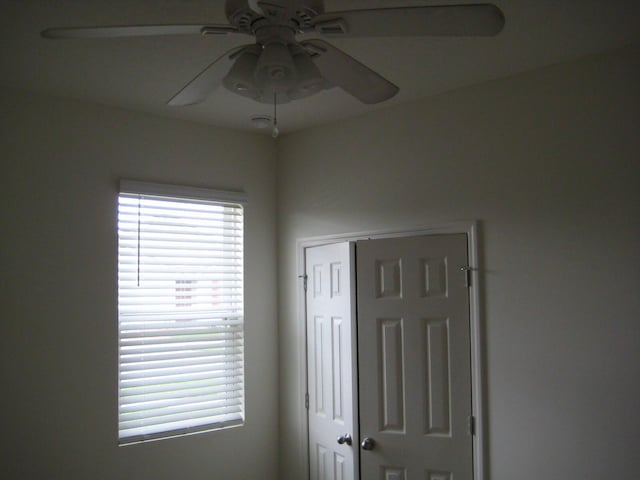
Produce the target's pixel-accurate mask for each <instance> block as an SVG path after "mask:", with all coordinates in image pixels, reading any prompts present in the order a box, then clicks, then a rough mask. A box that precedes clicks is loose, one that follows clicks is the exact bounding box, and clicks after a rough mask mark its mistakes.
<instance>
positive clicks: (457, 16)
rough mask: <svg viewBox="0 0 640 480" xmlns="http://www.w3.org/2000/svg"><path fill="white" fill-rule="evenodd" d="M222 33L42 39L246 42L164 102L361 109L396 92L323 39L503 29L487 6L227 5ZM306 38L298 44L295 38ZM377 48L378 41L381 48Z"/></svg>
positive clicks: (174, 30) (98, 30) (73, 34)
mask: <svg viewBox="0 0 640 480" xmlns="http://www.w3.org/2000/svg"><path fill="white" fill-rule="evenodd" d="M225 14H226V17H227V20H228V22H229V24H222V25H211V24H203V25H129V26H102V27H63V28H49V29H46V30H44V31H42V32H41V35H42V37H44V38H47V39H64V38H67V39H78V38H117V37H140V36H159V35H201V36H207V37H209V36H210V37H212V38H213V39H215V38H216V37H220V36H228V35H233V36H238V37H239V38H241V37H246V36H247V35H250V36H253V37H254V38H255V43H252V44H248V45H239V46H236V47H234V48H232V49H231V50H229V51H228V52H226V53H225V54H223V55H221V56H220V57H218V58H217V59H215V60H214V61H213V62H212V63H211V64H210V65H209V66H207V67H206V68H205V69H204V70H203V71H202V72H200V74H198V75H197V76H196V77H195V78H194V79H193V80H191V81H190V82H189V83H187V84H186V85H185V86H184V87H183V88H182V89H181V90H180V91H179V92H178V93H177V94H175V95H174V96H173V97H172V98H171V99H170V100H169V101H168V104H169V105H170V106H183V105H191V104H194V103H199V102H202V101H203V100H204V99H206V98H207V96H208V95H210V94H211V93H212V92H213V91H214V90H215V89H216V88H217V87H218V86H219V85H221V84H222V85H223V86H224V87H225V88H226V89H227V90H229V91H230V92H233V93H234V94H237V95H240V96H243V97H246V98H249V99H252V100H254V101H257V102H261V103H273V102H275V103H278V104H280V103H287V102H289V101H291V100H299V99H303V98H306V97H309V96H311V95H315V94H317V93H319V92H321V91H323V90H326V89H330V88H333V87H338V88H341V89H342V90H344V91H345V92H346V93H348V94H349V95H351V96H353V97H354V98H356V99H357V100H359V101H361V102H363V103H365V104H374V103H380V102H384V101H386V100H388V99H390V98H392V97H393V96H394V95H396V94H397V92H398V91H399V87H398V86H396V85H395V84H394V83H392V82H391V81H389V80H387V79H386V78H384V77H383V76H382V75H380V74H379V73H377V72H376V71H374V70H372V69H371V68H369V67H368V66H366V65H364V64H362V63H360V62H359V61H358V60H356V59H355V58H353V57H351V56H350V55H348V54H347V53H345V52H343V51H342V50H340V49H338V48H336V47H335V46H333V45H332V44H330V43H328V42H326V41H324V40H322V38H323V37H328V38H331V37H334V38H345V39H348V38H363V37H372V38H377V37H407V36H463V37H475V36H493V35H497V34H498V33H499V32H500V31H501V30H502V28H503V27H504V15H503V14H502V11H501V10H500V9H499V8H498V7H496V6H495V5H492V4H462V5H441V6H436V5H430V6H422V7H416V6H412V7H393V8H372V9H360V10H348V11H336V12H325V9H324V1H323V0H269V1H260V0H227V1H226V2H225ZM303 34H304V35H305V37H304V38H303V39H301V40H298V39H296V36H297V35H303ZM380 41H384V40H380Z"/></svg>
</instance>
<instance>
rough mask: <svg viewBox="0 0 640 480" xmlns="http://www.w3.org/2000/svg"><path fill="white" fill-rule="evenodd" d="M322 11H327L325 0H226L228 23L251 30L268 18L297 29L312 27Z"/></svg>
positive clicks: (269, 20)
mask: <svg viewBox="0 0 640 480" xmlns="http://www.w3.org/2000/svg"><path fill="white" fill-rule="evenodd" d="M321 13H324V1H323V0H269V1H265V2H261V1H259V0H258V1H251V0H227V2H226V4H225V14H226V16H227V19H228V20H229V23H230V24H231V25H234V26H235V27H237V28H238V30H239V31H240V32H243V33H248V34H255V33H256V27H257V26H261V25H264V23H266V22H268V23H269V24H271V25H281V26H288V27H290V28H292V29H293V30H294V32H298V31H300V30H302V29H305V28H309V27H310V25H311V22H312V20H313V18H314V17H315V16H317V15H319V14H321Z"/></svg>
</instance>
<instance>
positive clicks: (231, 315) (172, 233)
mask: <svg viewBox="0 0 640 480" xmlns="http://www.w3.org/2000/svg"><path fill="white" fill-rule="evenodd" d="M243 202H244V195H243V194H240V193H235V192H219V191H210V190H206V189H199V188H187V187H176V186H168V185H158V184H149V183H142V182H133V181H126V180H123V181H122V182H121V184H120V195H119V200H118V336H119V362H118V363H119V368H118V399H119V403H118V410H119V411H118V417H119V418H118V438H119V442H120V444H127V443H134V442H139V441H143V440H149V439H155V438H166V437H171V436H176V435H181V434H188V433H195V432H201V431H207V430H213V429H218V428H225V427H229V426H235V425H240V424H242V422H243V421H244V374H243V367H244V365H243V363H244V354H243V349H244V346H243V321H244V308H243V305H244V301H243V207H242V203H243Z"/></svg>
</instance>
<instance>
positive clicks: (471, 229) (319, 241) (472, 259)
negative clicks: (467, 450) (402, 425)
mask: <svg viewBox="0 0 640 480" xmlns="http://www.w3.org/2000/svg"><path fill="white" fill-rule="evenodd" d="M450 233H463V234H466V235H467V248H468V258H469V269H470V271H469V274H470V281H471V282H470V286H469V321H470V326H471V331H470V339H471V409H472V414H473V416H474V438H473V470H474V480H484V478H485V471H486V463H485V458H486V456H485V455H486V452H485V445H486V438H485V437H486V431H485V427H484V424H485V422H484V411H485V410H484V377H483V375H482V373H483V371H484V368H483V363H484V361H483V358H484V356H483V350H482V345H483V338H482V329H481V324H482V318H481V308H480V307H481V305H480V282H479V280H480V278H479V277H480V275H479V257H478V222H477V221H461V222H453V223H448V224H443V225H434V226H427V227H420V228H415V229H410V230H382V231H370V232H358V233H346V234H337V235H326V236H317V237H308V238H301V239H298V240H297V242H296V243H297V245H296V250H297V274H298V277H299V280H300V281H299V282H298V288H297V305H298V321H297V322H296V326H297V328H298V329H299V330H298V332H297V334H296V338H301V339H304V340H303V342H304V345H303V348H300V349H299V358H298V365H301V366H302V365H304V366H305V368H301V369H300V370H299V379H298V380H299V385H300V390H299V392H298V399H297V400H298V401H297V402H296V404H297V405H299V407H298V411H296V412H295V414H296V416H297V418H300V419H305V421H303V422H301V423H302V431H301V441H303V442H305V443H306V444H307V445H308V441H309V432H308V426H307V422H306V417H307V410H306V408H305V396H306V393H307V368H306V365H307V351H306V338H307V337H306V305H305V301H306V296H305V290H304V281H303V278H304V275H305V249H306V248H309V247H315V246H319V245H325V244H328V243H336V242H345V241H357V240H363V239H376V238H393V237H413V236H420V235H442V234H450ZM354 440H356V441H357V439H354ZM356 448H357V447H356ZM302 454H303V455H304V457H305V458H304V459H303V462H304V464H305V465H307V466H308V465H309V456H308V448H307V449H303V452H302ZM308 475H309V470H308V468H307V477H306V478H307V479H308Z"/></svg>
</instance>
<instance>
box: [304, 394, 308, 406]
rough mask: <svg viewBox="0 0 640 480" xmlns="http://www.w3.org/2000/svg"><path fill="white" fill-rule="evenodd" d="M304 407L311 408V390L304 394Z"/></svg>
mask: <svg viewBox="0 0 640 480" xmlns="http://www.w3.org/2000/svg"><path fill="white" fill-rule="evenodd" d="M304 408H306V409H307V410H309V392H307V393H305V394H304Z"/></svg>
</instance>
